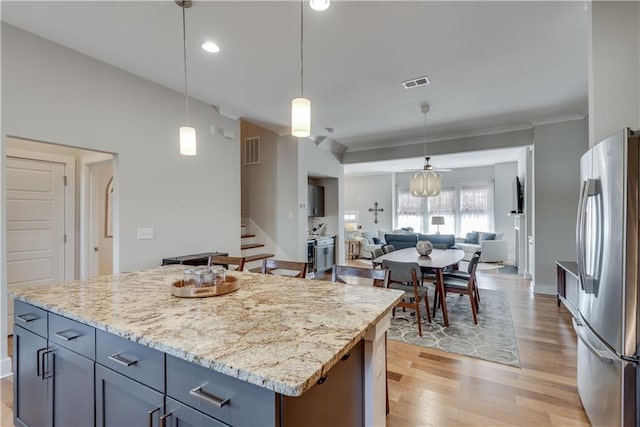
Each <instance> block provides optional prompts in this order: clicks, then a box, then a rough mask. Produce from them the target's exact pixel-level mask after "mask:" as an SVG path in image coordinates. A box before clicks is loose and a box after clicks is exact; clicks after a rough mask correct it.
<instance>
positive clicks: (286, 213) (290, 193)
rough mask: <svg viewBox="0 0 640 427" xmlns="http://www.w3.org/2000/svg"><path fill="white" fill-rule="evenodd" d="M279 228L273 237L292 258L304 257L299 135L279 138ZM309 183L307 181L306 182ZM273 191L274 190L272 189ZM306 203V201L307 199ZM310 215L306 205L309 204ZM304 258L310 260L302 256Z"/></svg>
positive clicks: (277, 219) (277, 218)
mask: <svg viewBox="0 0 640 427" xmlns="http://www.w3.org/2000/svg"><path fill="white" fill-rule="evenodd" d="M277 175H278V186H277V194H276V198H277V200H278V203H277V206H276V207H277V215H276V221H277V232H276V238H275V239H273V240H274V241H275V242H276V243H277V245H278V247H279V248H280V249H281V250H282V251H283V252H284V253H285V254H287V256H288V257H289V258H291V259H298V258H299V257H300V253H299V249H300V247H299V246H300V243H299V236H298V221H299V212H298V211H299V209H300V208H299V207H298V187H299V185H300V183H299V182H298V138H295V137H293V136H281V137H279V138H278V171H277ZM304 184H305V185H306V182H305V183H304ZM271 194H273V191H272V192H271ZM305 203H306V201H305ZM305 215H306V208H305ZM301 260H306V257H305V258H301Z"/></svg>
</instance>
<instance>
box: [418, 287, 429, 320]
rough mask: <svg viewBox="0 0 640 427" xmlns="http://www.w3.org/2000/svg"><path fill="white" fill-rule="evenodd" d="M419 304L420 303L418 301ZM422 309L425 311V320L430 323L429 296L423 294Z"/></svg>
mask: <svg viewBox="0 0 640 427" xmlns="http://www.w3.org/2000/svg"><path fill="white" fill-rule="evenodd" d="M418 303H420V301H418ZM424 308H425V309H426V311H427V320H428V321H429V323H431V312H430V311H429V295H427V294H426V293H425V294H424Z"/></svg>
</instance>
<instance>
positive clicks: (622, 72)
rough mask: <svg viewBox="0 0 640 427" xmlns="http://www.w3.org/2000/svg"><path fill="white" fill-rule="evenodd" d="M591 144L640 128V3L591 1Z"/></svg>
mask: <svg viewBox="0 0 640 427" xmlns="http://www.w3.org/2000/svg"><path fill="white" fill-rule="evenodd" d="M589 7H590V14H591V31H590V34H589V35H590V43H589V49H590V51H589V54H590V58H591V61H590V62H589V144H590V145H591V146H593V145H595V144H597V143H598V142H600V141H602V140H603V139H605V138H606V137H608V136H609V135H611V134H613V133H615V132H617V131H619V130H620V129H622V128H623V127H626V126H629V127H632V128H634V129H638V128H640V3H639V2H637V1H628V2H627V1H611V2H608V1H607V2H605V1H596V2H589Z"/></svg>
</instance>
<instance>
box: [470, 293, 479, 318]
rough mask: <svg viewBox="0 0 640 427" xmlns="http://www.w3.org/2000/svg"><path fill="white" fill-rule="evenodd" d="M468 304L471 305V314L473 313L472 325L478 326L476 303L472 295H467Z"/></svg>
mask: <svg viewBox="0 0 640 427" xmlns="http://www.w3.org/2000/svg"><path fill="white" fill-rule="evenodd" d="M469 303H470V304H471V312H472V313H473V323H475V324H476V325H477V324H478V315H477V313H476V301H475V298H474V297H473V295H472V294H469Z"/></svg>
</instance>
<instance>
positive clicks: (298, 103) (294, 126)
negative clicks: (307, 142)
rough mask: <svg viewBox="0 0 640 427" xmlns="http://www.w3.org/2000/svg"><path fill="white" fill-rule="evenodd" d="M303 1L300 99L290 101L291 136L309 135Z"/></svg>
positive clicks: (301, 6)
mask: <svg viewBox="0 0 640 427" xmlns="http://www.w3.org/2000/svg"><path fill="white" fill-rule="evenodd" d="M303 46H304V0H301V1H300V97H299V98H295V99H294V100H293V101H291V135H293V136H296V137H298V138H306V137H307V136H309V135H311V101H309V100H308V99H307V98H305V97H304V57H303V56H302V53H303V49H302V48H303Z"/></svg>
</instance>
